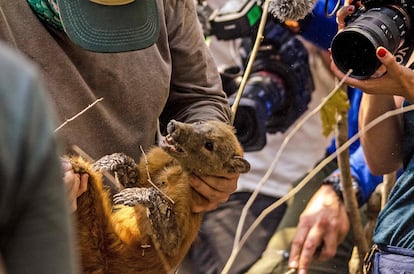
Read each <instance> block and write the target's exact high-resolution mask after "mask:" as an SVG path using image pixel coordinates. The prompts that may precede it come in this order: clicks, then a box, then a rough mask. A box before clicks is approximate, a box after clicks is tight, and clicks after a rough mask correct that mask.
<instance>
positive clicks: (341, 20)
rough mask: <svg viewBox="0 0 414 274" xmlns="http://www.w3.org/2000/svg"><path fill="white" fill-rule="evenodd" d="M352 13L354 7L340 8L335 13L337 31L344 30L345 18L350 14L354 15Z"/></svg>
mask: <svg viewBox="0 0 414 274" xmlns="http://www.w3.org/2000/svg"><path fill="white" fill-rule="evenodd" d="M354 11H355V6H354V5H349V6H343V7H342V8H340V9H339V10H338V12H337V13H336V23H337V24H338V31H340V30H342V29H344V28H345V26H346V23H345V18H346V17H348V16H349V15H351V14H352V13H354Z"/></svg>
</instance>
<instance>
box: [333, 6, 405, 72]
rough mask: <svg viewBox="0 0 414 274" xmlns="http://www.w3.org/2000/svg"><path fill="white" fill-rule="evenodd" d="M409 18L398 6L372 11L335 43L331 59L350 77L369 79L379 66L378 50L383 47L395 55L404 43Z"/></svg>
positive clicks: (338, 37)
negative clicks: (350, 71) (349, 73)
mask: <svg viewBox="0 0 414 274" xmlns="http://www.w3.org/2000/svg"><path fill="white" fill-rule="evenodd" d="M407 29H408V17H407V15H406V14H405V12H404V10H402V9H400V8H398V7H395V6H386V7H385V6H384V7H379V8H372V9H369V10H368V11H367V12H365V13H361V15H360V16H359V17H357V18H356V19H355V20H354V21H353V22H351V23H350V24H349V25H348V26H347V27H345V29H343V30H342V31H341V32H339V33H338V34H337V35H336V36H335V37H334V39H333V40H332V45H331V50H332V58H333V61H334V63H335V64H336V66H337V67H338V68H339V69H340V70H341V71H342V72H343V73H347V72H348V71H349V70H350V69H352V73H351V75H350V76H351V77H353V78H356V79H367V78H369V77H370V76H372V75H373V74H374V73H375V72H376V71H377V70H378V68H379V67H380V65H381V63H380V62H379V60H378V58H377V56H376V49H377V48H378V47H379V46H383V47H385V48H386V49H388V50H389V51H390V52H392V53H393V54H394V53H396V52H397V50H398V48H399V47H400V46H401V44H402V43H403V41H404V39H405V36H406V34H407Z"/></svg>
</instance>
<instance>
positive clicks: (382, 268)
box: [365, 245, 414, 274]
mask: <svg viewBox="0 0 414 274" xmlns="http://www.w3.org/2000/svg"><path fill="white" fill-rule="evenodd" d="M368 254H370V255H369V256H368V257H367V259H366V261H365V273H372V274H413V273H414V250H411V249H407V248H402V247H395V246H382V245H381V246H377V245H374V246H373V247H372V248H371V251H370V253H368Z"/></svg>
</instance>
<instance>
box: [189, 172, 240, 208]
mask: <svg viewBox="0 0 414 274" xmlns="http://www.w3.org/2000/svg"><path fill="white" fill-rule="evenodd" d="M238 178H239V173H231V174H223V175H221V176H196V175H192V176H191V177H190V185H191V187H192V188H193V189H194V190H195V191H196V192H197V194H198V195H197V196H199V198H196V199H193V200H192V201H193V202H192V206H191V208H192V211H193V212H194V213H200V212H206V211H210V210H213V209H216V208H217V207H218V205H219V204H221V203H224V202H226V201H227V200H228V199H229V197H230V194H232V193H233V192H234V191H235V190H236V188H237V180H238Z"/></svg>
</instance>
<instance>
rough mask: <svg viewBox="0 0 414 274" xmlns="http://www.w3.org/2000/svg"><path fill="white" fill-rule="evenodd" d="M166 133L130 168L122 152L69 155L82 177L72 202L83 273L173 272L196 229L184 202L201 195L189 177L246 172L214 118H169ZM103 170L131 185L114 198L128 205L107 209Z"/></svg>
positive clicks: (235, 145) (229, 131)
mask: <svg viewBox="0 0 414 274" xmlns="http://www.w3.org/2000/svg"><path fill="white" fill-rule="evenodd" d="M168 132H169V135H168V136H167V137H166V138H165V140H164V141H163V142H162V144H161V146H160V147H154V148H152V149H151V150H150V151H149V152H148V153H146V154H145V155H146V157H142V158H141V161H140V163H139V165H137V166H135V164H134V162H133V161H132V160H131V158H129V157H127V156H125V155H123V154H114V155H109V156H105V157H103V158H102V159H101V160H99V161H97V162H96V163H95V164H94V166H92V164H90V163H88V162H86V161H84V160H82V159H81V158H72V163H73V166H74V167H75V168H76V169H77V170H78V171H80V172H87V173H89V174H90V176H89V184H88V190H87V192H85V193H84V194H82V195H81V196H80V197H79V198H78V201H77V202H78V210H77V217H78V241H79V244H78V246H79V252H80V254H81V264H82V268H83V273H105V274H111V273H114V274H115V273H116V274H120V273H122V274H127V273H135V274H136V273H151V274H152V273H168V272H169V271H172V270H174V269H175V268H176V267H177V265H178V264H179V263H180V261H181V260H182V259H183V257H184V256H185V254H186V253H187V251H188V249H189V247H190V245H191V243H192V241H193V240H194V239H195V237H196V235H197V232H198V230H199V227H200V221H201V214H196V213H193V212H192V211H191V207H190V205H191V202H192V199H199V198H201V197H199V196H198V195H197V194H196V193H195V192H194V191H193V190H192V189H191V187H190V186H189V183H188V181H189V176H190V174H195V175H215V174H223V173H228V172H247V171H248V170H249V168H250V165H249V163H248V162H247V161H246V160H244V159H243V158H242V148H241V146H240V144H239V142H238V141H237V138H236V137H235V134H234V132H233V128H232V127H231V126H228V125H226V124H224V123H222V122H217V121H209V122H204V123H197V124H184V123H179V122H176V121H171V122H170V124H169V127H168ZM114 159H115V160H114ZM119 159H121V160H119ZM131 167H132V168H131ZM105 169H111V170H115V171H116V170H118V176H119V175H120V174H121V176H119V177H121V178H120V181H121V183H122V184H123V185H124V186H128V187H131V186H134V185H135V186H136V187H135V188H125V189H124V190H122V191H121V192H120V193H119V194H117V195H116V199H117V200H116V201H117V202H118V203H124V204H128V205H131V206H126V205H120V206H116V207H114V209H113V208H112V203H111V201H110V199H109V195H108V193H107V191H105V190H104V188H103V186H102V175H101V173H100V172H99V171H96V170H101V171H102V170H105ZM148 175H149V177H150V178H148ZM149 180H151V181H152V182H153V183H154V184H155V185H156V186H157V187H158V188H159V190H160V191H159V190H157V188H155V187H153V186H151V184H150V183H149V182H148V181H149ZM136 182H138V184H139V185H136ZM163 193H164V194H163ZM167 196H168V197H167ZM170 199H171V200H172V201H170Z"/></svg>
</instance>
